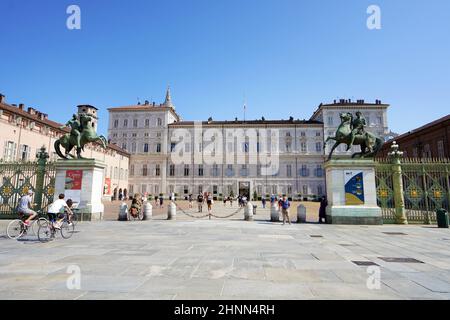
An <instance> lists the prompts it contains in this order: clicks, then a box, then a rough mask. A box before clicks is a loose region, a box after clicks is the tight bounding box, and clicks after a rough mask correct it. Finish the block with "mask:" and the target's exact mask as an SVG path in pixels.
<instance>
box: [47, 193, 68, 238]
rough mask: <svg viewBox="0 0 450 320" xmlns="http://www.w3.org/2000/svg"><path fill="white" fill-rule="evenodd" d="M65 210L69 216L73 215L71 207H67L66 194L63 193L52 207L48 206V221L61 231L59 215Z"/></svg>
mask: <svg viewBox="0 0 450 320" xmlns="http://www.w3.org/2000/svg"><path fill="white" fill-rule="evenodd" d="M64 209H66V210H67V212H68V213H69V215H73V212H72V210H70V208H69V206H68V205H67V203H66V201H64V194H63V193H61V194H60V195H59V196H58V200H56V201H55V202H53V203H52V204H51V205H49V206H48V210H47V215H48V219H49V220H50V222H51V223H52V225H53V227H54V228H55V229H61V220H62V219H59V220H57V219H58V218H59V217H58V215H59V214H60V213H61V211H63V210H64Z"/></svg>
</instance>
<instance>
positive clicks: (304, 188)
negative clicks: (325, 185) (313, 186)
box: [303, 184, 308, 195]
mask: <svg viewBox="0 0 450 320" xmlns="http://www.w3.org/2000/svg"><path fill="white" fill-rule="evenodd" d="M307 194H308V186H307V185H306V184H305V185H303V195H307Z"/></svg>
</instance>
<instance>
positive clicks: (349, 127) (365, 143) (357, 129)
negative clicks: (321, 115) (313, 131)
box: [324, 111, 384, 160]
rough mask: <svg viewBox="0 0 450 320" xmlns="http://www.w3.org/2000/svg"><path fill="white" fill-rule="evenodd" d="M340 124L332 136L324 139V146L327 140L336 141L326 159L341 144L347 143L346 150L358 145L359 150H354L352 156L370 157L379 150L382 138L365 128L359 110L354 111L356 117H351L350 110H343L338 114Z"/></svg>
mask: <svg viewBox="0 0 450 320" xmlns="http://www.w3.org/2000/svg"><path fill="white" fill-rule="evenodd" d="M340 118H341V124H340V125H339V127H338V129H337V131H336V134H335V136H334V137H328V138H327V140H326V141H325V144H324V148H325V147H326V144H327V142H328V141H329V140H334V141H336V143H335V144H334V145H333V147H332V148H331V151H330V154H329V156H328V160H330V159H331V156H332V155H333V152H334V150H335V149H336V148H337V147H338V146H339V145H340V144H341V143H345V144H346V145H347V151H348V150H350V148H351V147H352V146H355V145H356V146H358V145H359V146H360V147H361V152H356V153H354V154H353V155H352V158H355V157H356V156H359V157H360V158H371V157H375V155H376V154H377V153H378V152H379V151H380V150H381V148H382V146H383V144H384V140H383V139H382V138H380V137H377V136H376V135H374V134H373V133H370V132H367V131H366V130H365V126H366V120H365V119H364V117H363V116H362V114H361V112H359V111H358V112H357V113H356V118H355V119H353V115H352V114H351V113H350V112H344V113H341V114H340Z"/></svg>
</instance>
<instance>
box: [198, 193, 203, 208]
mask: <svg viewBox="0 0 450 320" xmlns="http://www.w3.org/2000/svg"><path fill="white" fill-rule="evenodd" d="M197 204H198V212H203V194H202V193H201V192H200V193H199V194H198V196H197Z"/></svg>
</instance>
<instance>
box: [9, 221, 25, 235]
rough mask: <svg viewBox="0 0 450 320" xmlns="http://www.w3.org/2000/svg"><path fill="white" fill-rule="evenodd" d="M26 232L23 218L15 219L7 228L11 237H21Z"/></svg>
mask: <svg viewBox="0 0 450 320" xmlns="http://www.w3.org/2000/svg"><path fill="white" fill-rule="evenodd" d="M24 232H25V225H24V224H23V222H22V220H13V221H11V222H10V223H9V224H8V227H7V228H6V234H7V235H8V237H9V238H10V239H17V238H20V237H21V236H22V235H23V233H24Z"/></svg>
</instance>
